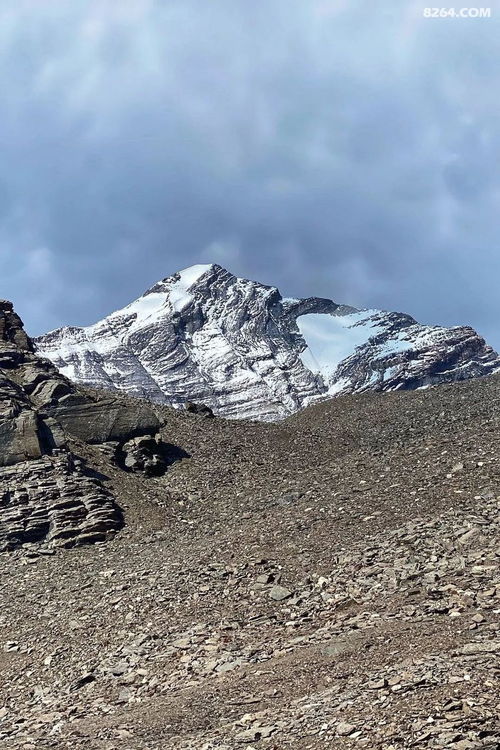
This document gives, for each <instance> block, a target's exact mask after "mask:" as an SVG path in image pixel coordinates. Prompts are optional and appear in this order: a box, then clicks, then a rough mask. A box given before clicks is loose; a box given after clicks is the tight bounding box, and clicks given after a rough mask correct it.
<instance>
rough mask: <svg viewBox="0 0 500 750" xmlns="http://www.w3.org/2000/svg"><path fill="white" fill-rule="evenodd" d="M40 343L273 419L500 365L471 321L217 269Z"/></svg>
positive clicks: (238, 412)
mask: <svg viewBox="0 0 500 750" xmlns="http://www.w3.org/2000/svg"><path fill="white" fill-rule="evenodd" d="M36 346H37V348H38V351H39V352H40V353H41V354H42V355H43V356H45V357H48V358H49V359H51V360H52V362H54V364H55V365H56V366H57V367H58V368H59V369H60V370H61V372H63V373H64V374H65V375H66V376H67V377H69V378H70V379H72V380H74V381H76V382H79V383H82V384H85V385H89V386H93V387H97V388H105V389H109V390H118V391H122V392H126V393H128V394H129V395H132V396H139V397H145V398H148V399H152V400H154V401H157V402H161V403H166V404H170V405H172V406H180V405H182V404H183V403H184V401H186V399H188V400H191V401H195V402H202V403H204V404H207V405H208V406H210V407H211V408H212V409H213V410H214V411H215V412H216V413H217V414H219V415H221V416H225V417H237V418H244V417H246V418H252V419H261V420H266V421H272V420H276V419H281V418H283V417H286V416H288V415H290V414H292V413H294V412H296V411H297V410H299V409H300V408H302V407H304V406H306V405H308V404H310V403H313V402H315V401H317V400H319V399H323V398H326V397H329V396H335V395H339V394H346V393H359V392H364V391H394V390H401V389H403V390H413V389H416V388H422V387H425V386H428V385H434V384H438V383H447V382H452V381H456V380H465V379H468V378H474V377H478V376H481V375H488V374H490V373H492V372H495V371H496V370H498V369H500V358H499V356H498V355H497V354H496V352H494V351H493V350H492V349H491V347H489V346H487V345H486V344H485V342H484V340H483V339H482V338H481V337H480V336H479V335H478V334H477V333H476V332H475V331H474V330H472V329H471V328H468V327H465V326H461V327H456V328H442V327H439V326H423V325H419V324H418V323H417V322H416V321H415V320H414V319H413V318H411V317H410V316H409V315H404V314H402V313H388V312H384V311H381V310H356V309H355V308H353V307H348V306H346V305H339V304H337V303H335V302H332V301H331V300H327V299H320V298H317V297H312V298H310V299H284V298H282V296H281V294H280V293H279V291H278V290H277V289H275V288H274V287H268V286H264V285H263V284H259V283H257V282H254V281H249V280H247V279H241V278H237V277H236V276H233V275H232V274H231V273H229V272H228V271H226V270H225V269H224V268H221V267H220V266H217V265H207V266H203V265H201V266H193V267H191V268H188V269H185V270H184V271H181V272H180V273H177V274H174V276H171V277H170V278H167V279H164V280H163V281H160V282H159V283H158V284H156V285H155V286H153V287H152V288H151V289H149V290H148V291H147V292H146V293H145V294H144V295H143V296H142V297H140V298H139V299H138V300H136V301H135V302H133V303H132V304H130V305H128V306H127V307H125V308H124V309H123V310H119V311H118V312H115V313H113V314H112V315H109V316H108V317H107V318H105V319H104V320H102V321H100V322H99V323H96V324H95V325H92V326H90V327H88V328H74V327H70V328H61V329H59V330H57V331H53V332H51V333H48V334H46V335H45V336H42V337H40V338H38V339H37V340H36Z"/></svg>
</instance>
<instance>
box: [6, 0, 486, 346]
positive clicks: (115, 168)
mask: <svg viewBox="0 0 500 750" xmlns="http://www.w3.org/2000/svg"><path fill="white" fill-rule="evenodd" d="M425 2H426V0H422V1H421V2H420V0H419V2H414V1H413V0H378V2H376V3H375V2H373V0H307V1H303V2H302V1H300V0H252V1H249V0H210V2H208V1H207V0H120V2H116V0H64V1H62V0H16V2H15V3H2V4H1V5H0V57H1V62H0V101H1V116H0V159H1V164H2V169H1V171H0V268H1V276H0V297H6V298H9V299H12V300H13V301H14V302H15V305H16V308H17V309H18V310H19V312H20V313H21V315H22V316H23V317H24V319H25V322H26V324H27V326H28V327H29V330H30V332H32V333H41V332H43V331H45V330H48V329H51V328H54V327H56V326H59V325H64V324H87V323H92V322H94V321H96V320H98V319H99V318H100V317H102V316H104V315H105V314H107V313H109V312H111V311H112V310H114V309H117V308H118V307H121V306H123V305H125V304H127V303H128V302H130V301H131V300H132V299H135V298H136V297H138V296H139V295H140V294H141V293H142V292H143V291H144V290H145V289H146V288H148V287H149V286H151V285H152V284H153V283H154V282H155V281H157V280H158V279H160V278H163V277H165V276H168V275H170V274H171V273H173V272H175V271H176V270H179V269H181V268H184V267H185V266H188V265H191V264H193V263H197V262H211V261H214V262H218V263H221V264H222V265H225V266H226V267H227V268H229V269H230V270H231V271H233V272H235V273H237V274H238V275H244V276H247V277H250V278H255V279H258V280H260V281H263V282H265V283H269V284H274V285H276V286H278V287H279V288H280V289H281V291H282V292H283V293H284V294H286V295H295V296H306V295H311V294H316V295H321V296H329V297H332V298H333V299H335V300H336V301H339V302H347V303H350V304H353V305H358V306H371V307H375V306H377V307H383V308H386V309H393V310H403V311H405V312H409V313H411V314H413V315H414V316H415V317H417V318H418V319H419V320H421V321H422V322H426V323H442V324H459V323H470V324H472V325H474V326H475V327H476V328H477V329H478V330H479V331H480V332H481V333H482V334H483V335H484V336H486V338H487V339H488V340H489V341H490V343H492V344H493V345H495V346H496V347H498V348H500V294H499V290H498V286H499V277H500V251H499V241H500V238H499V231H498V230H499V225H500V170H499V165H500V96H499V94H500V72H499V71H500V45H499V43H498V39H499V31H500V7H499V2H498V0H485V2H486V3H487V5H485V6H484V7H490V8H491V16H492V17H491V18H490V19H484V18H483V19H480V18H477V19H464V20H459V19H450V18H447V19H441V20H439V19H429V18H424V16H423V9H424V7H425ZM457 7H458V6H457Z"/></svg>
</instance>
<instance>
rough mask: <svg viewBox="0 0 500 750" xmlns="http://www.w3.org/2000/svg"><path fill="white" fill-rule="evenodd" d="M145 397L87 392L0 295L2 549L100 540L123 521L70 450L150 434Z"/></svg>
mask: <svg viewBox="0 0 500 750" xmlns="http://www.w3.org/2000/svg"><path fill="white" fill-rule="evenodd" d="M159 425H160V422H159V420H158V417H157V416H156V414H155V413H154V411H153V410H152V409H151V408H150V407H148V406H147V405H146V404H142V403H133V402H128V401H127V400H126V399H123V398H120V397H118V398H117V397H114V396H112V395H110V396H109V397H102V398H99V397H97V396H96V398H95V399H94V398H91V397H90V396H89V395H88V394H86V393H83V392H80V391H79V390H78V389H77V387H76V386H75V385H74V384H73V383H71V382H70V381H69V380H68V379H67V378H65V377H64V375H61V374H60V373H59V372H58V371H57V370H56V368H55V367H54V365H53V364H52V363H51V362H49V361H48V360H44V359H42V358H41V357H40V356H38V355H37V354H36V353H35V351H34V347H33V343H32V341H31V339H30V338H29V337H28V336H27V334H26V333H25V331H24V328H23V324H22V321H21V319H20V318H19V316H18V315H17V314H16V313H15V312H14V310H13V307H12V304H11V303H10V302H6V301H0V551H1V550H6V549H7V550H9V549H13V548H15V547H18V546H21V545H25V544H38V545H50V546H73V545H75V544H83V543H88V542H91V541H101V540H103V539H105V538H106V537H107V535H108V534H109V533H110V532H114V531H116V529H117V528H119V527H120V526H121V524H122V517H121V512H120V510H119V508H118V505H117V504H116V502H115V500H114V498H113V497H112V496H111V495H110V493H109V492H108V491H107V490H106V489H105V487H104V486H103V484H102V483H101V482H100V481H99V480H98V479H96V478H94V477H92V476H90V475H89V474H87V473H86V472H85V470H84V468H83V464H82V462H81V460H80V459H78V457H77V456H75V455H74V454H73V453H72V451H71V450H70V442H71V439H75V438H76V439H78V440H80V441H83V442H87V443H100V442H104V441H107V440H118V441H126V440H130V439H131V438H133V437H134V436H137V435H144V434H150V435H153V434H154V433H155V432H156V431H157V430H158V427H159Z"/></svg>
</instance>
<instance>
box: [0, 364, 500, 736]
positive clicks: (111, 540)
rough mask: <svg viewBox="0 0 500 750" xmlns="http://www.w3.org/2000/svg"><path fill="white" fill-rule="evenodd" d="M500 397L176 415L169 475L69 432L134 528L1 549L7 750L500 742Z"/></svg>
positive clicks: (443, 391)
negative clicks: (260, 416)
mask: <svg viewBox="0 0 500 750" xmlns="http://www.w3.org/2000/svg"><path fill="white" fill-rule="evenodd" d="M499 396H500V378H499V377H498V376H492V377H489V378H484V379H480V380H475V381H468V382H465V383H461V384H452V385H443V386H439V387H436V388H431V389H427V390H421V391H416V392H405V393H402V392H399V393H393V394H389V395H383V394H366V395H358V396H347V397H341V398H338V399H335V400H333V401H326V402H324V403H320V404H316V405H315V406H313V407H309V408H308V409H305V410H304V411H302V412H299V413H298V414H296V415H294V416H293V417H291V418H289V419H288V420H286V421H284V422H281V423H278V424H264V423H252V422H245V421H240V422H231V421H226V420H223V419H219V418H215V419H206V418H205V416H203V415H202V414H200V415H198V414H190V413H187V412H179V411H174V410H170V409H168V408H166V407H161V408H159V409H158V410H157V414H158V417H159V420H160V422H161V424H162V425H163V426H162V428H161V438H162V440H163V445H166V446H171V448H172V451H173V452H172V456H174V457H175V460H174V459H172V460H171V461H170V462H168V466H167V469H166V471H165V473H164V474H163V475H161V476H154V475H153V476H146V475H145V474H144V473H143V472H140V471H137V472H135V471H127V470H126V467H125V468H124V467H123V465H120V463H119V462H117V460H116V443H115V442H109V443H103V444H95V445H90V444H88V443H87V442H81V441H79V439H78V437H73V438H71V440H70V441H69V443H68V445H67V446H66V448H64V447H63V448H61V449H60V450H61V451H62V453H64V450H69V451H71V455H75V456H78V457H79V458H78V461H79V462H82V463H81V465H82V466H84V467H86V468H85V471H83V470H82V471H83V473H82V475H81V481H82V482H84V483H87V484H89V483H90V484H89V486H90V485H92V487H96V488H97V489H96V490H95V491H96V492H97V493H98V495H99V496H100V497H101V496H102V498H103V502H104V503H105V504H106V503H108V504H109V502H110V500H109V498H114V503H116V509H115V507H114V505H113V506H109V512H110V513H112V516H113V518H118V516H116V513H119V514H120V515H119V522H118V521H116V523H115V521H113V523H115V529H114V530H113V524H112V523H111V524H108V526H107V527H106V528H107V533H106V535H104V537H103V538H101V537H98V538H97V539H91V540H88V541H89V542H93V543H88V544H84V545H82V546H74V547H72V548H70V549H66V548H64V546H62V547H61V546H59V545H54V544H53V543H52V541H51V539H50V536H46V537H44V538H43V539H37V540H35V541H33V542H30V540H29V539H25V540H24V542H25V543H23V544H21V545H18V546H15V547H14V548H12V549H6V550H5V551H4V552H3V553H2V554H1V555H0V596H1V609H0V747H1V748H5V749H6V750H7V749H8V750H18V749H22V750H39V749H45V748H61V749H62V748H73V749H78V748H82V749H83V748H85V749H86V750H87V749H89V750H165V749H167V748H168V749H170V748H172V750H181V749H182V750H215V749H216V748H217V749H220V750H233V748H240V747H241V748H256V749H258V750H260V749H261V748H262V749H263V750H264V749H266V750H281V749H282V748H296V750H299V749H300V750H306V748H309V749H311V750H313V749H316V748H332V749H333V750H335V749H336V748H339V749H340V748H342V749H345V748H347V749H348V750H349V749H350V748H353V750H354V749H355V748H380V750H400V749H401V748H415V749H416V750H420V749H422V750H423V749H424V748H451V749H453V750H473V749H474V748H491V749H493V748H498V747H500V744H499V743H500V720H499V715H500V690H499V684H500V682H499V677H500V620H499V614H500V539H499V524H500V484H499V482H500V464H499V457H500V430H499V427H500V398H499ZM89 398H94V399H95V398H98V396H97V395H96V394H92V393H90V392H89ZM130 402H131V403H133V404H134V406H133V408H134V409H135V410H137V409H138V407H139V409H138V410H139V411H140V403H141V402H137V401H136V402H133V401H132V400H131V401H130ZM56 453H57V452H56ZM58 461H59V462H61V461H62V462H63V464H64V460H63V458H61V457H58V455H55V456H50V457H41V458H39V459H37V460H36V461H35V463H36V465H37V467H38V468H37V469H36V470H37V471H39V472H42V473H43V471H45V469H44V465H45V464H47V462H48V463H50V462H52V463H53V462H56V463H57V462H58ZM49 468H50V467H49ZM56 469H57V467H56ZM22 471H23V469H22V468H17V469H16V467H14V468H13V467H6V468H4V469H2V470H1V472H2V477H0V479H1V480H2V481H3V483H4V485H5V486H7V484H8V482H9V478H8V477H9V476H10V475H12V473H13V472H22ZM47 471H49V470H48V469H47ZM61 471H62V469H61ZM9 472H10V475H9ZM49 474H50V471H49ZM56 476H57V471H56ZM78 476H79V475H78V472H76V474H74V475H72V479H71V482H78ZM75 477H76V478H75ZM84 494H88V488H87V487H86V488H85V493H84ZM34 497H35V498H36V493H35V495H34ZM1 498H2V495H1V494H0V500H1ZM4 502H6V501H5V498H4ZM40 502H41V505H42V506H43V508H47V507H49V510H50V503H49V504H48V505H47V502H45V501H43V499H42V500H41V501H40ZM91 510H92V512H94V506H93V505H92V508H91ZM44 512H45V511H44ZM89 512H90V511H89ZM113 514H115V515H113ZM85 518H86V519H87V520H86V523H90V525H91V526H92V514H91V513H90V515H89V513H87V515H86V516H85Z"/></svg>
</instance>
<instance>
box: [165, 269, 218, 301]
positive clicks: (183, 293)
mask: <svg viewBox="0 0 500 750" xmlns="http://www.w3.org/2000/svg"><path fill="white" fill-rule="evenodd" d="M211 269H212V266H211V265H210V264H209V265H204V264H202V263H198V264H197V265H195V266H190V267H189V268H185V269H184V270H183V271H179V280H178V281H175V282H174V283H173V284H172V286H171V287H170V294H169V296H170V304H171V305H172V309H173V310H174V311H175V312H180V311H181V310H182V309H183V308H184V307H187V306H188V305H189V303H190V302H192V300H193V296H192V295H191V294H189V289H190V288H191V287H192V286H194V284H196V282H197V281H199V279H201V277H202V276H203V274H204V273H207V271H210V270H211Z"/></svg>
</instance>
